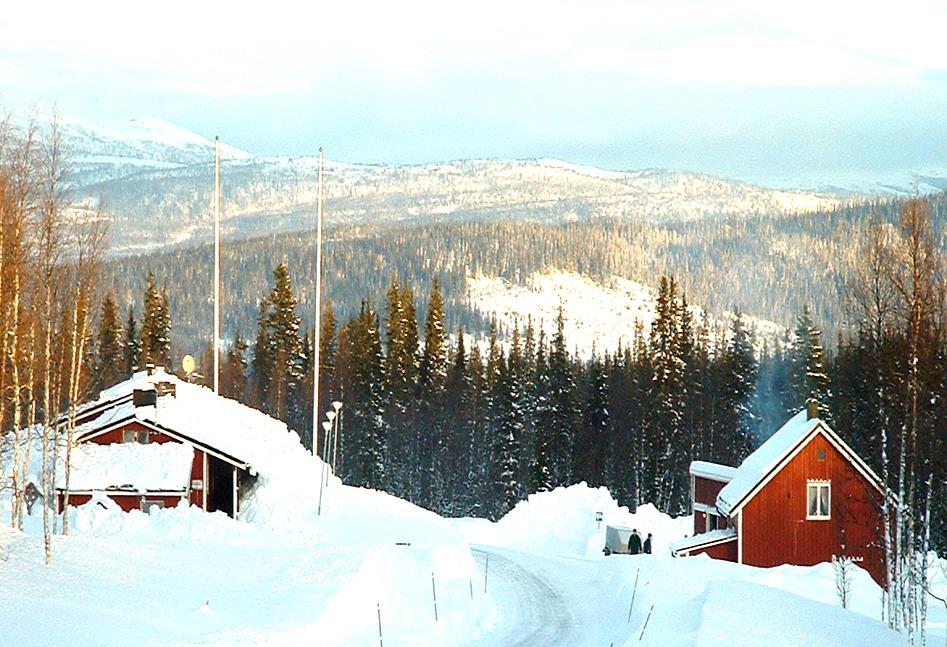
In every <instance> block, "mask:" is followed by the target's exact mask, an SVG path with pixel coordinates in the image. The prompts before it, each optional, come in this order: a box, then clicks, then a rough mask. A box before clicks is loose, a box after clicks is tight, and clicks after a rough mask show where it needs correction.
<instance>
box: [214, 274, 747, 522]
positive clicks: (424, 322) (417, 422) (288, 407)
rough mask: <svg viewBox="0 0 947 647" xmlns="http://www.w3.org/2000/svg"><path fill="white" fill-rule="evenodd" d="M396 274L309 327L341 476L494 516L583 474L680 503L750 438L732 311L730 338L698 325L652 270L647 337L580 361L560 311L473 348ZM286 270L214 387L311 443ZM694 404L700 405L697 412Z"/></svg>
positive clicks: (739, 323) (300, 345)
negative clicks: (694, 475)
mask: <svg viewBox="0 0 947 647" xmlns="http://www.w3.org/2000/svg"><path fill="white" fill-rule="evenodd" d="M415 302H416V298H415V293H414V291H413V290H412V289H411V287H410V286H409V285H407V284H406V283H404V282H401V281H398V280H397V279H393V280H392V281H391V283H390V285H389V288H388V290H387V292H386V298H385V307H384V311H383V312H379V310H377V309H376V307H375V306H374V305H373V303H372V302H371V301H370V300H369V299H365V300H363V301H362V303H361V306H360V307H359V310H358V313H357V314H356V315H355V316H354V317H352V318H351V319H349V320H348V321H346V322H344V323H342V324H341V325H339V326H337V325H336V322H335V318H334V312H333V310H332V309H331V306H330V307H328V308H326V310H325V312H324V316H323V321H322V332H321V340H322V348H321V351H320V354H321V374H320V380H321V385H320V394H321V398H320V399H321V400H322V401H321V402H320V405H319V410H320V411H327V410H328V409H329V406H330V403H331V402H332V401H333V400H339V401H341V402H342V403H343V409H342V423H341V429H342V433H341V440H340V444H341V448H342V449H341V451H340V455H341V461H340V464H339V473H340V476H342V478H343V479H344V480H345V481H346V482H347V483H350V484H353V485H360V486H366V487H373V488H379V489H384V490H387V491H389V492H391V493H393V494H396V495H398V496H401V497H403V498H406V499H408V500H410V501H413V502H415V503H417V504H419V505H422V506H425V507H428V508H431V509H433V510H435V511H437V512H440V513H443V514H449V515H482V516H489V517H494V518H495V517H498V516H500V515H502V514H503V513H505V512H506V511H508V510H509V509H510V508H511V507H512V506H513V505H514V504H515V503H516V502H517V501H519V500H521V499H522V498H524V497H525V496H526V495H528V494H529V493H532V492H536V491H542V490H548V489H551V488H553V487H556V486H559V485H565V484H570V483H573V482H576V481H580V480H584V481H586V482H588V483H590V484H592V485H605V486H608V487H610V488H611V489H612V490H613V491H614V492H615V493H616V496H618V497H619V499H621V500H622V501H623V502H626V503H628V504H631V505H636V504H638V503H641V502H645V501H654V502H656V503H657V504H658V505H659V506H660V507H661V508H662V509H665V510H668V511H671V512H674V513H683V512H685V511H686V510H687V508H688V505H689V486H688V477H687V469H688V465H689V463H690V461H691V460H693V459H696V458H703V459H707V460H717V461H720V462H726V463H736V462H739V461H740V460H742V458H743V457H744V456H745V455H746V454H747V452H748V451H749V450H750V448H751V447H752V446H753V442H754V436H755V434H756V433H757V431H758V420H757V416H756V414H755V413H754V412H753V408H754V406H753V395H754V388H755V384H756V372H757V359H756V356H755V354H754V349H753V346H752V344H751V339H750V332H749V331H748V330H747V329H746V326H745V325H744V322H743V319H742V317H741V316H739V314H738V315H737V316H736V317H735V318H734V320H733V322H732V325H731V329H730V331H729V332H727V333H721V334H716V335H715V334H711V332H710V331H709V330H708V324H707V322H706V321H702V322H696V321H694V320H693V317H692V314H691V310H690V309H688V308H687V306H686V302H685V299H684V295H683V294H680V293H679V288H678V286H677V284H676V282H675V281H674V280H673V279H662V280H661V285H660V289H659V298H658V312H657V317H656V319H655V322H654V325H653V326H652V327H651V329H650V331H646V330H645V329H644V328H643V327H640V326H639V329H638V335H637V337H636V339H635V340H634V343H633V344H631V345H629V346H627V347H623V348H620V349H619V350H617V351H616V352H614V353H602V354H596V355H595V356H593V357H591V358H578V357H575V356H574V355H572V354H571V353H570V352H569V350H568V341H567V340H566V338H565V335H564V333H563V323H564V322H563V320H562V316H561V314H560V316H559V318H558V319H557V321H556V328H555V332H554V333H553V334H552V336H551V338H550V339H547V338H546V337H545V335H544V334H543V333H542V332H538V333H537V328H536V327H535V326H534V324H533V322H532V321H531V320H527V321H525V322H522V324H521V325H520V326H517V327H515V328H514V329H513V330H512V331H511V334H510V335H509V339H508V341H503V340H501V339H500V338H499V335H498V332H497V329H496V326H495V325H492V326H491V331H490V334H489V336H488V337H487V338H486V339H485V340H483V341H482V342H480V343H476V342H474V338H472V337H471V336H469V335H465V333H464V329H463V328H462V327H459V328H458V329H457V330H456V331H455V333H454V334H453V335H449V334H448V331H447V330H446V328H445V325H444V320H445V318H446V312H445V307H444V302H443V297H442V295H441V292H440V287H439V283H438V281H437V280H436V279H435V280H434V281H433V282H432V289H431V292H430V293H429V294H428V295H427V299H426V303H427V308H426V312H425V313H424V315H423V317H420V316H419V314H418V312H417V309H416V306H415ZM296 308H297V303H296V299H295V297H294V296H293V291H292V287H291V285H290V282H289V272H288V270H287V268H286V266H285V265H280V266H278V267H277V269H276V271H275V272H274V276H273V284H272V288H271V290H270V292H269V293H267V294H266V296H265V297H264V298H263V299H261V300H260V313H259V318H258V330H257V334H256V338H255V341H254V343H253V344H251V345H250V346H249V347H247V346H246V345H244V344H243V342H242V337H238V339H239V340H241V341H240V342H239V345H238V344H234V346H233V347H231V348H230V349H228V350H227V351H226V352H225V354H224V357H223V361H222V363H221V375H222V379H221V384H222V390H223V392H224V394H225V395H228V396H231V397H237V398H239V399H241V400H243V401H244V402H246V403H248V404H250V405H252V406H255V407H259V408H260V409H262V410H264V411H266V412H268V413H270V414H271V415H274V416H275V417H278V418H280V419H283V420H285V421H286V422H287V423H288V424H289V425H290V426H291V427H292V428H294V429H297V430H298V431H299V432H300V434H301V436H302V437H303V439H304V442H305V443H307V444H308V445H309V446H310V447H311V443H312V381H311V380H312V374H311V368H308V367H310V366H311V363H312V362H311V354H312V339H313V335H312V333H311V331H301V330H300V324H299V321H300V320H299V316H298V314H296ZM699 412H705V413H702V414H700V413H699Z"/></svg>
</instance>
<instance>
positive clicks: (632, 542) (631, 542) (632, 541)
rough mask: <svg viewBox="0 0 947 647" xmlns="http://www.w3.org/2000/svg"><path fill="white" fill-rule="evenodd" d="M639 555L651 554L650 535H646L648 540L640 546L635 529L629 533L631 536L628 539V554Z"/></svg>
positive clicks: (639, 536) (639, 537) (639, 539)
mask: <svg viewBox="0 0 947 647" xmlns="http://www.w3.org/2000/svg"><path fill="white" fill-rule="evenodd" d="M641 553H646V554H648V555H650V554H651V533H650V532H649V533H648V538H647V539H645V540H644V544H642V543H641V535H639V534H638V529H637V528H635V529H633V530H632V531H631V536H630V537H628V554H629V555H640V554H641Z"/></svg>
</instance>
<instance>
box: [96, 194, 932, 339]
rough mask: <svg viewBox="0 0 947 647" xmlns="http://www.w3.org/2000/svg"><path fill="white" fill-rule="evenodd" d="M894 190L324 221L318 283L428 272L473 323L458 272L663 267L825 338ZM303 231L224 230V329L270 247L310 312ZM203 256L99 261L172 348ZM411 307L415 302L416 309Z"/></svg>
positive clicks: (839, 317)
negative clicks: (165, 326)
mask: <svg viewBox="0 0 947 647" xmlns="http://www.w3.org/2000/svg"><path fill="white" fill-rule="evenodd" d="M927 203H928V205H929V208H930V211H931V214H932V217H933V222H934V231H935V232H942V231H944V228H945V227H944V224H945V215H947V197H945V195H944V194H938V195H936V196H933V197H930V198H929V199H927ZM901 204H902V203H901V202H900V201H898V200H887V201H880V202H877V203H871V204H868V203H866V204H861V205H858V206H853V207H847V208H845V209H840V210H837V211H832V212H825V213H816V214H812V215H800V216H792V217H781V218H773V217H768V216H767V217H757V218H750V219H746V218H731V219H726V220H719V219H715V220H694V221H687V222H675V223H662V224H653V223H644V222H635V221H631V222H629V221H619V220H610V219H597V220H593V221H587V222H573V223H561V224H542V223H533V222H462V223H439V224H427V225H418V224H415V225H404V224H402V225H376V226H372V225H359V226H348V227H331V228H329V230H328V235H327V237H326V243H325V248H324V261H325V265H324V269H323V276H324V286H325V289H326V291H327V296H328V298H329V300H330V301H331V302H332V304H333V305H334V307H335V309H336V312H337V313H338V315H339V316H340V317H341V318H347V317H349V316H351V315H352V314H354V313H355V312H356V310H357V309H358V307H359V303H360V301H361V299H363V298H366V297H367V298H369V299H371V300H373V301H374V302H375V303H376V304H377V303H378V302H380V300H381V299H382V298H383V295H384V292H385V289H386V287H387V285H388V283H389V282H390V280H391V277H392V276H393V275H397V276H399V277H400V278H401V279H403V280H405V281H407V282H409V283H410V284H411V285H414V286H417V288H418V290H419V291H420V292H421V293H422V294H427V293H428V292H429V291H430V287H431V282H432V280H433V279H434V277H438V278H439V279H440V281H441V286H442V289H443V291H444V295H445V300H446V302H447V303H448V305H449V306H450V307H449V309H448V321H447V325H448V326H449V327H450V328H451V329H453V328H455V327H456V326H457V325H458V324H461V323H463V324H464V326H465V328H466V329H467V330H468V331H472V332H475V333H478V332H479V333H484V332H486V328H487V322H486V321H484V319H483V318H482V317H480V316H478V315H476V314H475V313H474V312H472V310H471V309H470V308H469V307H468V306H469V304H468V303H467V291H466V277H467V276H468V275H473V276H476V275H478V274H481V273H482V274H484V275H488V276H502V277H504V278H506V279H507V280H510V281H515V282H522V281H525V280H526V277H528V276H529V275H530V274H531V273H532V272H535V271H543V270H551V269H561V270H571V271H574V272H577V273H579V274H583V275H587V276H589V277H592V278H595V279H605V278H608V277H611V276H619V277H623V278H628V279H632V280H635V281H638V282H641V283H644V284H646V285H650V286H654V283H655V277H656V276H660V275H662V274H665V275H673V276H676V277H678V280H679V282H680V284H681V287H682V289H684V290H685V291H686V293H687V295H688V299H689V301H690V303H692V304H697V305H701V306H703V307H705V308H706V309H708V310H709V311H711V312H721V311H723V310H725V309H729V308H731V307H733V306H736V307H738V308H740V309H741V310H743V311H744V312H746V313H747V314H750V315H754V316H757V317H762V318H766V319H770V320H773V321H775V322H777V323H779V324H782V325H784V326H789V325H791V324H792V322H793V320H794V318H795V316H796V315H797V314H798V313H799V312H800V311H801V310H802V307H803V305H805V304H808V305H809V306H810V307H811V309H812V312H813V316H814V318H815V319H816V320H817V321H820V322H822V323H823V325H824V327H825V331H826V334H827V335H828V337H829V340H830V344H831V345H834V340H835V338H836V336H837V333H838V332H839V331H840V330H842V328H843V324H844V322H845V321H846V320H847V315H846V308H845V304H844V302H843V300H842V299H841V298H840V293H839V289H840V288H841V287H842V286H843V285H844V283H845V281H846V280H847V277H848V276H850V275H851V273H852V271H853V268H855V267H856V266H857V265H858V262H859V252H858V241H859V239H860V237H862V236H863V232H864V231H865V229H866V227H867V225H868V223H869V222H870V221H871V220H872V217H873V214H874V216H876V217H878V218H880V219H882V220H884V221H885V222H888V223H894V222H896V220H897V214H898V211H899V208H900V205H901ZM314 239H315V236H314V235H313V234H312V233H311V232H303V233H288V234H280V235H272V236H266V237H262V238H256V239H251V240H242V241H236V240H235V241H225V243H224V245H223V250H222V272H223V274H222V276H223V281H224V283H223V287H222V298H223V302H222V303H223V306H222V317H223V319H222V321H223V324H222V326H223V333H224V336H225V337H232V336H233V335H234V334H235V333H236V331H237V330H240V331H242V332H243V333H244V334H245V335H246V334H247V333H248V331H250V330H251V329H252V328H253V326H255V322H256V316H257V299H258V298H259V297H260V296H262V294H263V291H264V289H265V285H266V281H267V277H268V276H269V275H270V273H271V272H272V270H273V268H274V267H275V266H276V265H277V264H278V263H280V262H284V261H285V262H286V264H287V266H288V267H289V269H290V272H291V273H292V275H293V276H294V277H296V281H297V283H298V285H299V299H300V305H301V313H302V316H303V321H304V325H307V326H311V323H312V319H311V316H312V315H311V312H312V288H311V285H312V280H311V277H313V276H314V266H315V263H314V261H315V254H314V244H315V240H314ZM940 242H941V244H942V241H940ZM212 267H213V263H212V250H211V248H210V247H209V246H202V247H196V248H180V249H175V250H172V251H168V252H163V253H158V254H151V255H143V256H130V257H125V258H121V259H116V260H113V261H112V262H111V263H110V264H109V266H108V273H109V274H110V275H111V277H112V281H113V283H114V285H115V288H116V290H117V294H118V297H119V298H118V301H119V302H120V303H131V302H134V301H135V300H136V299H138V298H139V297H140V295H141V294H143V289H144V280H145V276H146V274H147V272H148V270H149V269H150V270H152V271H153V272H154V274H155V276H156V277H157V279H158V281H159V283H163V284H165V285H166V286H167V289H168V294H169V299H170V302H171V307H172V310H173V312H174V313H175V317H174V329H173V331H172V338H173V340H174V345H175V348H176V354H177V355H178V356H179V355H180V354H182V353H184V352H191V353H192V354H193V353H196V352H199V349H200V348H202V347H203V345H204V344H205V343H206V342H207V340H209V338H210V328H211V320H212V315H213V313H212V305H211V296H212V285H211V273H212ZM306 277H310V278H309V279H307V278H306ZM425 307H426V306H425V304H424V303H420V304H419V308H420V311H421V312H422V313H423V312H424V310H425ZM136 309H139V307H138V306H136Z"/></svg>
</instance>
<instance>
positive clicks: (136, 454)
mask: <svg viewBox="0 0 947 647" xmlns="http://www.w3.org/2000/svg"><path fill="white" fill-rule="evenodd" d="M60 458H61V460H60V461H59V462H58V463H57V465H56V483H57V484H59V486H60V487H62V486H63V485H64V484H65V482H66V470H65V458H64V457H62V456H61V457H60ZM193 460H194V449H193V448H192V447H191V446H190V445H183V444H179V443H161V444H157V443H155V444H151V445H139V444H138V443H120V444H113V445H96V444H93V443H87V444H84V445H79V446H78V447H76V448H74V449H73V450H72V457H71V461H72V470H71V471H72V473H71V474H70V477H69V487H70V489H72V490H100V489H109V488H122V489H126V490H133V491H136V492H146V491H148V490H153V491H158V490H165V491H177V490H181V491H183V490H185V489H187V486H188V479H189V478H190V474H191V463H192V462H193ZM39 463H40V461H35V462H33V465H34V466H36V465H37V464H39ZM39 469H40V470H41V469H42V468H41V467H39ZM38 477H39V474H35V475H34V478H38ZM39 483H42V481H41V480H39Z"/></svg>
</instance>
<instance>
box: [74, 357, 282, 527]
mask: <svg viewBox="0 0 947 647" xmlns="http://www.w3.org/2000/svg"><path fill="white" fill-rule="evenodd" d="M274 433H282V434H287V433H291V432H289V430H288V429H287V428H286V425H285V424H284V423H282V422H280V421H278V420H275V419H273V418H270V417H269V416H267V415H265V414H263V413H261V412H259V411H256V410H254V409H250V408H249V407H245V406H244V405H242V404H240V403H238V402H235V401H233V400H228V399H227V398H223V397H220V396H218V395H216V394H214V393H213V392H212V391H210V390H209V389H207V388H205V387H201V386H198V385H194V384H188V383H186V382H183V381H182V380H180V379H178V378H177V377H175V376H173V375H171V374H169V373H166V372H165V371H164V370H163V369H161V368H156V369H149V370H147V371H142V372H139V373H136V374H135V375H134V376H132V378H131V379H129V380H126V381H124V382H121V383H120V384H117V385H115V386H114V387H111V388H109V389H106V390H105V391H103V392H102V393H101V394H100V396H99V399H98V400H96V401H95V402H90V403H87V404H85V405H83V406H81V407H80V408H79V409H78V411H77V412H76V428H75V434H74V438H75V445H74V447H73V450H72V456H71V465H72V468H71V474H70V483H69V505H82V504H84V503H87V502H88V501H90V500H91V499H92V498H93V496H94V495H96V494H97V493H98V494H102V495H105V496H107V497H109V498H110V499H112V500H113V501H114V502H115V503H117V504H118V505H119V506H120V507H121V508H122V509H123V510H126V511H128V510H133V509H140V510H144V511H146V512H149V511H151V510H153V509H154V508H164V507H174V506H177V505H179V504H181V503H189V504H191V505H196V506H198V507H200V508H202V509H204V510H207V511H208V512H214V511H221V512H225V513H226V514H228V515H230V516H232V517H235V516H236V515H237V512H238V511H239V507H240V498H241V493H242V492H245V491H247V490H248V489H249V488H250V487H252V485H253V483H254V482H255V479H256V477H255V470H254V468H253V466H252V465H251V461H252V460H253V457H259V456H265V454H266V448H267V447H268V446H271V445H272V443H273V442H274V441H275V440H276V436H274V435H273V434H274ZM293 437H294V438H295V440H296V442H298V436H295V434H293ZM56 482H57V483H58V484H59V488H57V494H58V500H59V507H60V509H62V508H63V506H64V505H65V490H64V486H65V474H64V470H63V469H62V466H61V465H59V466H58V469H57V477H56Z"/></svg>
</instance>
